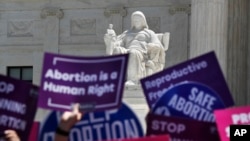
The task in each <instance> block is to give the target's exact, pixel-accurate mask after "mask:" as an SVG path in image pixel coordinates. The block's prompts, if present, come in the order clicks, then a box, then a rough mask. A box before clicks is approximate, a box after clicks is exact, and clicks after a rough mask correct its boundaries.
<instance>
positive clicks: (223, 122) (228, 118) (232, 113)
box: [214, 106, 250, 141]
mask: <svg viewBox="0 0 250 141" xmlns="http://www.w3.org/2000/svg"><path fill="white" fill-rule="evenodd" d="M214 114H215V120H216V124H217V127H218V132H219V135H220V139H221V141H229V137H230V136H229V135H230V130H229V127H230V124H250V106H242V107H233V108H228V109H224V110H215V111H214Z"/></svg>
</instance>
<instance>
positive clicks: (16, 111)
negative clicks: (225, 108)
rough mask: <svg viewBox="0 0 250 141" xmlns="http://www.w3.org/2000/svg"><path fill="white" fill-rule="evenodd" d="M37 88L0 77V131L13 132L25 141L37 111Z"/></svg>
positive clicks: (26, 83) (19, 81)
mask: <svg viewBox="0 0 250 141" xmlns="http://www.w3.org/2000/svg"><path fill="white" fill-rule="evenodd" d="M37 100H38V87H36V86H33V85H32V84H30V83H28V82H24V81H21V80H16V79H13V78H9V77H6V76H3V75H0V131H1V134H2V133H3V131H4V130H6V129H13V130H15V131H16V132H17V133H18V135H19V136H20V138H21V140H22V141H27V140H28V137H29V133H30V130H31V127H32V124H33V120H34V117H35V113H36V109H37Z"/></svg>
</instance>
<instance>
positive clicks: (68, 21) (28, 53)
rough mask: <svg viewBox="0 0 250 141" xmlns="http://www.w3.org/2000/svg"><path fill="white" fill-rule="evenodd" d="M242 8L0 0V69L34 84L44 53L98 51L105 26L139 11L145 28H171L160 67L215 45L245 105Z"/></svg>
mask: <svg viewBox="0 0 250 141" xmlns="http://www.w3.org/2000/svg"><path fill="white" fill-rule="evenodd" d="M248 9H250V2H248V0H154V1H152V0H106V1H100V0H50V1H48V0H12V1H10V0H1V2H0V73H1V74H5V75H10V76H12V77H15V78H19V79H23V80H26V81H30V82H32V83H34V84H36V85H39V84H40V77H41V69H42V61H43V54H44V52H53V53H60V54H70V55H81V56H99V55H105V45H104V41H103V36H104V34H105V32H106V29H107V28H108V25H109V24H110V23H112V24H113V25H114V29H115V31H116V32H117V34H120V33H122V32H123V31H124V30H126V29H128V28H130V15H131V13H132V12H134V11H136V10H140V11H142V12H143V13H144V14H145V16H146V18H147V21H148V24H149V28H150V29H152V30H154V31H155V32H157V33H164V32H170V43H169V49H168V51H167V52H166V66H165V67H169V66H172V65H174V64H177V63H179V62H182V61H185V60H187V59H189V58H192V57H195V56H198V55H200V54H203V53H205V52H208V51H211V50H214V51H215V52H216V54H217V57H218V59H219V62H220V65H221V67H222V70H223V73H224V76H225V78H226V80H227V82H228V85H229V87H230V90H231V92H232V94H233V97H234V99H235V101H236V103H237V105H242V104H249V103H250V94H249V93H250V71H249V66H250V59H249V56H250V55H249V54H250V50H249V46H250V39H248V38H250V36H249V33H250V30H249V28H248V27H249V24H250V21H249V19H250V18H249V14H248V13H249V12H250V11H249V10H248ZM43 112H45V111H43V110H40V111H39V112H38V115H37V116H36V120H41V119H42V118H43V116H42V115H44V114H43Z"/></svg>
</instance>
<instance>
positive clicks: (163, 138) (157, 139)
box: [111, 135, 170, 141]
mask: <svg viewBox="0 0 250 141" xmlns="http://www.w3.org/2000/svg"><path fill="white" fill-rule="evenodd" d="M111 141H170V138H169V136H168V135H158V136H155V135H154V136H146V137H141V138H134V139H118V140H111Z"/></svg>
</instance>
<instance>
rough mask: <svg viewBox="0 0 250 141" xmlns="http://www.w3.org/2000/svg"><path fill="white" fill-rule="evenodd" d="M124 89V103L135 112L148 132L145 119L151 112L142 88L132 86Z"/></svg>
mask: <svg viewBox="0 0 250 141" xmlns="http://www.w3.org/2000/svg"><path fill="white" fill-rule="evenodd" d="M124 89H125V90H124V94H123V102H124V103H126V104H127V105H128V106H129V107H130V108H131V110H133V111H134V113H135V114H136V115H137V117H138V119H139V120H140V122H141V125H142V127H143V130H144V132H146V121H145V118H146V115H147V114H148V112H149V107H148V105H147V102H146V98H145V96H144V94H143V91H142V89H141V87H140V86H131V87H125V88H124Z"/></svg>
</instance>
